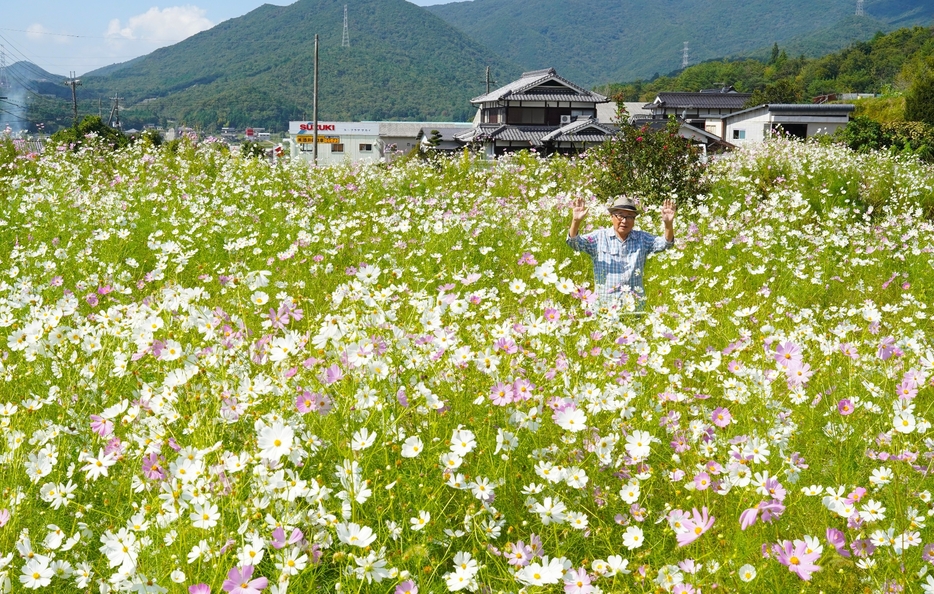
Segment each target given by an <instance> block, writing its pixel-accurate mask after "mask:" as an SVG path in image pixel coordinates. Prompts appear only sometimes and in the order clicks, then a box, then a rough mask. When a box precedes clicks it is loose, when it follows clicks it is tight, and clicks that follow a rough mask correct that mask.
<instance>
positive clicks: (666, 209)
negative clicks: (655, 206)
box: [662, 200, 678, 225]
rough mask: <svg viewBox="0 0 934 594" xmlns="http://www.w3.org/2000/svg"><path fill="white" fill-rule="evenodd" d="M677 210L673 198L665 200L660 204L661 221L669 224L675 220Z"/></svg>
mask: <svg viewBox="0 0 934 594" xmlns="http://www.w3.org/2000/svg"><path fill="white" fill-rule="evenodd" d="M677 210H678V207H677V205H676V204H675V201H674V200H665V202H664V203H663V204H662V222H663V223H665V224H666V225H670V224H672V223H673V222H674V220H675V211H677Z"/></svg>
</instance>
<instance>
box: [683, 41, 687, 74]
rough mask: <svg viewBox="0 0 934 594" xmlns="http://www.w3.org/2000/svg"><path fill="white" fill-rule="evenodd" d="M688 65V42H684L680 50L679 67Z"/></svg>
mask: <svg viewBox="0 0 934 594" xmlns="http://www.w3.org/2000/svg"><path fill="white" fill-rule="evenodd" d="M687 67H688V42H687V41H685V42H684V50H683V51H682V52H681V68H687Z"/></svg>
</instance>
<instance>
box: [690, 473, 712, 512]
mask: <svg viewBox="0 0 934 594" xmlns="http://www.w3.org/2000/svg"><path fill="white" fill-rule="evenodd" d="M708 487H710V475H709V474H707V473H706V472H699V473H697V475H695V476H694V488H695V489H697V490H698V491H706V490H707V488H708ZM705 509H706V508H705Z"/></svg>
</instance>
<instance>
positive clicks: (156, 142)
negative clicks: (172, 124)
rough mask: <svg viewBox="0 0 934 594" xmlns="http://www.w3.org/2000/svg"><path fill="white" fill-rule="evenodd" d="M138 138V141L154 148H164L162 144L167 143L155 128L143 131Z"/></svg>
mask: <svg viewBox="0 0 934 594" xmlns="http://www.w3.org/2000/svg"><path fill="white" fill-rule="evenodd" d="M136 138H137V140H140V141H142V142H147V143H149V144H151V145H152V146H162V143H163V142H164V141H165V139H164V138H163V137H162V133H161V132H159V131H158V130H156V129H155V128H147V129H145V130H143V131H142V132H140V133H139V135H138V136H137V137H136Z"/></svg>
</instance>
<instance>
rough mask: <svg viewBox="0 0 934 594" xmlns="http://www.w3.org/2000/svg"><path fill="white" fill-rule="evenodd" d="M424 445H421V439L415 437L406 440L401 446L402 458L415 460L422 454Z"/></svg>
mask: <svg viewBox="0 0 934 594" xmlns="http://www.w3.org/2000/svg"><path fill="white" fill-rule="evenodd" d="M422 449H424V445H423V444H422V440H421V438H419V437H418V436H417V435H413V436H411V437H408V438H406V440H405V442H404V443H403V444H402V457H403V458H415V457H416V456H418V455H419V454H421V453H422Z"/></svg>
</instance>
